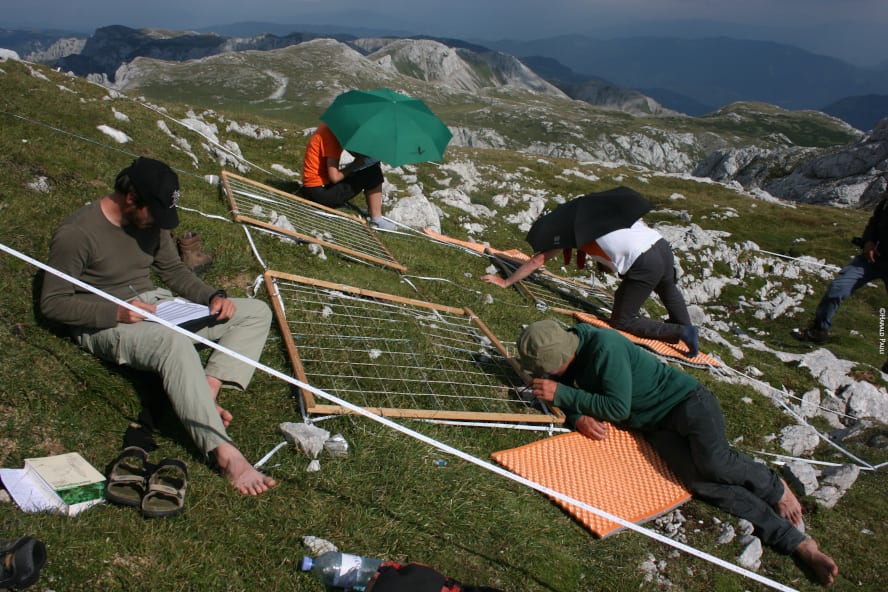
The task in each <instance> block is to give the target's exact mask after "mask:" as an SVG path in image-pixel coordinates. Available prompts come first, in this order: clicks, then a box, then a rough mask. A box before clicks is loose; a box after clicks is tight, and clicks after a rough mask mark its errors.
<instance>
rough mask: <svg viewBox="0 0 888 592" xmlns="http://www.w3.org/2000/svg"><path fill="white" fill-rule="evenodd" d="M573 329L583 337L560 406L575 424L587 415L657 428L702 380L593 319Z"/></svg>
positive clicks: (566, 376) (557, 397) (561, 387)
mask: <svg viewBox="0 0 888 592" xmlns="http://www.w3.org/2000/svg"><path fill="white" fill-rule="evenodd" d="M571 330H572V331H574V332H576V334H577V335H578V336H579V338H580V343H579V345H578V346H577V354H576V359H575V360H574V361H573V362H572V363H571V364H570V366H569V367H568V369H567V372H565V373H564V374H563V375H562V376H560V377H558V378H557V379H556V380H558V381H559V382H560V383H561V384H559V385H558V388H557V389H556V390H555V406H556V407H558V408H560V409H561V410H562V411H564V413H565V414H566V415H567V420H568V422H569V423H570V424H571V425H575V424H576V421H577V420H578V419H579V418H580V416H582V415H590V416H592V417H594V418H596V419H599V420H605V421H610V422H613V423H614V424H616V425H619V426H622V427H627V428H635V429H642V430H643V429H651V428H653V427H654V425H655V424H656V423H657V422H658V421H659V420H661V419H662V418H663V417H665V416H666V414H668V413H669V411H671V410H672V408H673V407H675V405H676V404H678V403H679V402H681V401H682V400H684V399H685V398H686V397H687V396H688V395H689V394H690V393H691V391H693V390H694V389H695V388H697V386H698V385H699V383H698V382H697V381H696V380H695V379H694V378H693V377H692V376H690V375H688V374H685V373H684V372H682V371H680V370H676V369H675V368H672V367H671V366H667V365H666V364H664V363H662V362H661V361H660V360H658V359H657V358H655V357H654V356H653V355H651V354H649V353H648V352H646V351H644V350H642V349H641V348H640V347H638V346H637V345H635V344H634V343H632V342H631V341H629V340H628V339H626V338H625V337H623V336H622V335H620V334H619V333H618V332H616V331H613V330H611V329H598V328H596V327H593V326H592V325H589V324H587V323H579V324H577V325H575V326H574V327H573V328H572V329H571Z"/></svg>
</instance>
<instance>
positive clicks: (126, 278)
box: [40, 201, 215, 329]
mask: <svg viewBox="0 0 888 592" xmlns="http://www.w3.org/2000/svg"><path fill="white" fill-rule="evenodd" d="M48 263H49V265H50V266H51V267H54V268H55V269H58V270H59V271H62V272H64V273H66V274H67V275H69V276H71V277H73V278H76V279H78V280H80V281H82V282H84V283H86V284H89V285H91V286H93V287H96V288H99V289H101V290H103V291H105V292H107V293H109V294H111V295H112V296H115V297H117V298H119V299H121V300H131V299H132V298H133V296H134V294H133V290H135V291H136V292H137V293H139V294H141V293H142V292H147V291H149V290H152V289H154V288H155V286H154V283H153V282H152V281H151V276H150V272H151V271H152V270H153V271H154V272H156V273H157V276H158V277H159V278H160V280H161V281H162V282H163V283H164V284H166V287H167V288H169V289H170V290H172V291H173V292H175V293H177V294H179V295H181V296H183V297H184V298H187V299H189V300H191V301H193V302H200V303H208V302H207V301H208V299H209V297H210V296H211V295H212V294H213V293H214V292H215V290H214V289H213V288H212V287H210V286H208V285H207V284H205V283H204V282H203V281H201V280H200V278H198V277H197V276H196V275H195V274H194V273H192V272H191V270H189V269H188V268H187V267H185V265H184V264H183V263H182V259H181V258H180V257H179V253H178V251H177V249H176V244H175V242H174V241H173V237H172V235H171V234H170V232H169V231H168V230H161V229H159V228H152V229H149V230H139V229H137V228H135V227H131V226H124V227H120V226H116V225H114V224H112V223H111V222H110V221H109V220H108V219H107V218H106V217H105V215H104V214H103V213H102V208H101V207H99V202H97V201H96V202H93V203H90V204H87V205H85V206H83V207H82V208H80V209H78V210H77V211H75V212H74V213H73V214H71V215H70V216H69V217H68V218H67V219H66V220H64V221H63V222H62V223H61V224H60V225H59V227H58V228H56V230H55V232H54V233H53V236H52V242H51V243H50V246H49V261H48ZM130 286H132V288H130ZM117 308H118V305H117V304H115V303H114V302H112V301H110V300H106V299H105V298H102V297H101V296H98V295H96V294H93V293H92V292H89V291H86V290H84V289H83V288H79V287H77V286H75V285H73V284H71V283H70V282H67V281H65V280H63V279H61V278H59V277H57V276H55V275H53V274H50V273H47V274H46V277H45V278H44V282H43V292H42V294H41V297H40V309H41V310H42V311H43V314H45V315H46V316H47V317H48V318H49V319H52V320H54V321H58V322H60V323H64V324H66V325H71V326H74V327H90V328H95V329H107V328H110V327H114V326H115V325H117Z"/></svg>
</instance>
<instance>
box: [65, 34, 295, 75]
mask: <svg viewBox="0 0 888 592" xmlns="http://www.w3.org/2000/svg"><path fill="white" fill-rule="evenodd" d="M307 38H309V37H307V36H305V35H302V34H298V33H294V34H291V35H287V36H285V37H277V36H275V35H259V36H257V37H250V38H242V39H241V38H226V37H222V36H220V35H216V34H198V33H190V32H178V31H177V32H169V31H158V30H152V29H138V30H137V29H130V28H129V27H123V26H120V25H113V26H110V27H102V28H100V29H96V31H95V33H93V35H92V36H91V37H89V39H87V40H86V42H85V43H84V44H83V48H82V49H81V50H80V51H79V52H78V53H74V54H71V55H65V56H63V57H61V58H59V59H58V60H56V61H55V62H54V65H56V66H58V67H60V68H62V69H64V70H68V71H71V72H74V73H75V74H77V75H78V76H87V75H90V74H99V75H102V74H104V75H105V76H106V77H107V78H108V80H111V81H113V80H114V73H115V72H116V71H117V69H118V68H119V67H120V66H121V65H123V64H126V63H128V62H130V61H132V60H133V59H135V58H137V57H150V58H155V59H159V60H169V61H176V62H181V61H185V60H193V59H198V58H203V57H207V56H211V55H217V54H220V53H227V52H232V51H244V50H247V49H256V50H264V51H267V50H271V49H278V48H281V47H288V46H290V45H294V44H296V43H301V42H303V41H305V40H306V39H307Z"/></svg>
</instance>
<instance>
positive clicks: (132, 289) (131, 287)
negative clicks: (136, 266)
mask: <svg viewBox="0 0 888 592" xmlns="http://www.w3.org/2000/svg"><path fill="white" fill-rule="evenodd" d="M129 289H130V292H132V293H133V296H135V297H136V300H138V301H139V302H141V300H140V299H139V293H138V292H136V289H135V288H133V285H132V284H130V285H129Z"/></svg>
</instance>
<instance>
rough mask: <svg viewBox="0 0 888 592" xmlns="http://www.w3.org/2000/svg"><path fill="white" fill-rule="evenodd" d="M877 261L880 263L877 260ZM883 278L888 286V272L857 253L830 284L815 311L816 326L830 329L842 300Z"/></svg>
mask: <svg viewBox="0 0 888 592" xmlns="http://www.w3.org/2000/svg"><path fill="white" fill-rule="evenodd" d="M877 263H880V262H878V261H877ZM877 279H881V280H882V281H883V282H884V283H885V286H886V287H888V273H885V272H884V271H882V270H881V269H879V268H878V267H876V266H875V265H873V264H872V263H870V262H869V261H867V259H866V257H864V256H863V255H857V256H856V257H854V259H852V260H851V263H849V264H848V265H846V266H845V267H843V268H842V271H840V272H839V275H837V276H836V277H835V279H834V280H833V281H832V282H831V283H830V284H829V287H828V288H827V289H826V293H825V294H824V295H823V298H822V299H821V300H820V304H818V305H817V311H816V312H815V313H814V326H815V327H816V328H818V329H823V330H826V331H828V330H829V328H830V327H831V326H832V319H833V316H834V315H835V314H836V311H837V310H839V306H841V304H842V301H843V300H844V299H845V298H847V297H848V296H850V295H851V294H853V293H854V292H856V291H857V290H858V289H860V288H862V287H863V286H865V285H866V284H868V283H869V282H871V281H873V280H877Z"/></svg>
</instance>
